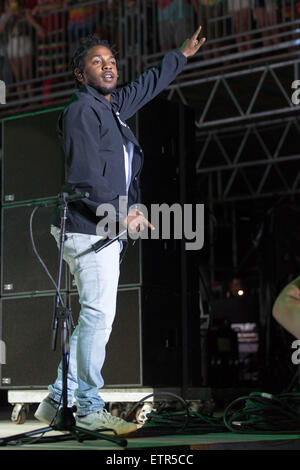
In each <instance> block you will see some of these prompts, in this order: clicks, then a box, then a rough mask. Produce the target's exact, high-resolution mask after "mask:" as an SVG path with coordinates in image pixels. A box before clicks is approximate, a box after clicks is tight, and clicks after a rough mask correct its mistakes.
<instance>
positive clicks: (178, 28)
mask: <svg viewBox="0 0 300 470" xmlns="http://www.w3.org/2000/svg"><path fill="white" fill-rule="evenodd" d="M194 12H195V13H198V1H197V0H157V19H158V34H159V40H160V46H161V49H162V51H164V52H166V51H169V50H171V49H173V48H175V47H178V46H180V44H182V42H183V41H184V40H185V39H186V37H187V35H188V34H189V32H190V31H191V30H192V29H193V25H194Z"/></svg>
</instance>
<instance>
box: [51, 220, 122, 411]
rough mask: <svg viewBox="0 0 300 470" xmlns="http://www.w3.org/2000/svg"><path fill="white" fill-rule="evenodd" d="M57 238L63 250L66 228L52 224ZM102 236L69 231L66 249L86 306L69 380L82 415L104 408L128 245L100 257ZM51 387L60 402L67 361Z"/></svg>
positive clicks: (72, 347)
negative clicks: (97, 247) (108, 353)
mask: <svg viewBox="0 0 300 470" xmlns="http://www.w3.org/2000/svg"><path fill="white" fill-rule="evenodd" d="M51 234H52V235H53V236H54V238H55V240H56V242H57V244H58V246H59V237H60V230H59V229H58V228H57V227H54V226H51ZM100 238H101V237H99V236H97V235H86V234H81V233H67V240H66V241H65V246H64V260H65V261H66V262H67V263H68V265H69V268H70V271H71V273H72V274H73V276H74V279H75V283H76V285H77V289H78V293H79V302H80V304H81V311H80V315H79V320H78V325H77V326H76V328H75V330H74V332H73V334H72V336H71V339H70V354H69V367H68V381H67V382H68V383H67V385H68V406H69V407H71V406H73V400H74V397H75V398H76V406H77V415H86V414H90V413H94V412H96V411H99V410H101V409H102V408H103V407H104V401H103V400H102V399H101V398H100V396H99V389H100V388H101V387H103V384H104V381H103V378H102V375H101V369H102V366H103V363H104V359H105V346H106V344H107V342H108V339H109V336H110V333H111V329H112V324H113V321H114V317H115V312H116V299H117V291H118V282H119V273H120V249H121V247H122V242H119V241H115V242H113V243H111V244H110V245H109V246H107V247H106V248H104V249H102V250H101V251H99V252H98V253H96V252H95V251H94V250H93V249H92V244H93V243H96V242H97V241H98V240H100ZM89 249H90V251H89ZM48 388H49V391H50V393H49V397H50V398H52V399H53V400H55V401H57V402H60V400H61V393H62V364H61V363H60V364H59V367H58V375H57V379H56V381H55V383H54V384H53V385H50V386H49V387H48Z"/></svg>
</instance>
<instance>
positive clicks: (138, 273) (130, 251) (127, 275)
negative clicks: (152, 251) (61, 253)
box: [70, 240, 142, 292]
mask: <svg viewBox="0 0 300 470" xmlns="http://www.w3.org/2000/svg"><path fill="white" fill-rule="evenodd" d="M141 249H142V248H141V240H136V242H135V243H132V241H131V240H130V241H129V244H128V248H127V251H126V254H125V256H124V258H123V261H122V262H121V265H120V278H119V287H120V288H122V289H123V288H126V287H132V286H139V285H141V283H142V261H141ZM70 291H71V292H77V288H76V284H75V281H74V277H73V275H72V274H71V273H70Z"/></svg>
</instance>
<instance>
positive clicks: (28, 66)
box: [0, 0, 300, 99]
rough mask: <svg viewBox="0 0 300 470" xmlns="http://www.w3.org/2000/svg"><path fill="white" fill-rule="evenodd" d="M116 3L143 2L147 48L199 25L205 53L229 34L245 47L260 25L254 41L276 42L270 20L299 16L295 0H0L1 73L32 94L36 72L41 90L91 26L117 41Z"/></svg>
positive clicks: (163, 47)
mask: <svg viewBox="0 0 300 470" xmlns="http://www.w3.org/2000/svg"><path fill="white" fill-rule="evenodd" d="M120 3H122V5H121V7H122V8H124V7H126V9H127V11H128V12H130V11H134V10H135V9H136V8H137V7H139V6H141V5H142V8H145V5H146V10H147V12H148V13H147V15H146V16H147V18H148V21H147V30H148V36H147V38H148V39H147V47H148V52H149V53H155V52H159V50H160V51H163V52H165V51H167V50H170V49H172V48H176V47H179V46H180V45H181V44H182V42H183V41H184V40H185V39H186V38H187V37H188V36H189V35H190V33H191V32H192V31H193V30H194V27H195V26H197V25H198V24H202V26H203V32H204V34H205V35H206V36H207V38H208V41H207V43H206V46H205V48H203V52H202V53H203V57H204V58H205V59H209V58H211V57H216V56H218V54H219V52H218V48H217V47H216V42H217V40H218V39H223V40H224V39H226V38H227V37H228V36H230V35H231V36H232V35H235V39H234V40H235V41H236V50H237V51H239V52H243V51H245V50H248V49H251V48H252V47H253V42H251V36H250V35H249V31H252V30H253V29H255V28H259V29H262V28H265V27H269V29H268V30H265V31H261V45H264V46H268V45H272V44H277V43H278V41H279V39H278V34H277V30H276V25H277V24H278V23H279V22H286V23H289V22H291V21H295V20H297V19H300V0H299V2H298V1H297V0H277V1H276V0H145V1H143V0H140V1H139V0H127V1H126V0H119V1H118V0H106V1H103V0H99V1H98V2H96V1H95V2H94V3H92V2H91V1H90V2H89V4H88V2H87V0H1V3H0V6H1V16H0V38H1V39H0V70H1V71H2V77H1V78H2V79H3V80H4V81H5V83H6V84H11V83H15V84H16V85H17V86H16V91H17V94H18V97H19V99H22V98H23V97H25V96H29V97H30V96H32V89H31V84H30V83H29V81H30V80H31V81H32V80H33V79H38V78H39V77H41V79H42V83H43V84H42V89H43V92H44V93H45V95H47V89H48V88H49V87H50V86H53V84H54V83H55V78H53V76H54V75H56V76H57V77H59V74H61V75H62V74H64V73H65V72H66V71H68V70H69V59H70V57H71V55H72V53H73V51H74V48H75V47H76V44H77V43H78V40H79V38H80V37H82V36H86V35H88V34H93V33H96V34H97V35H99V36H100V37H103V38H105V39H108V40H109V41H110V42H112V43H113V44H115V45H116V49H118V42H119V41H120V40H124V38H119V29H118V21H119V8H120ZM123 11H124V10H123ZM154 25H155V27H154V28H153V26H154ZM273 26H274V28H273ZM154 30H155V31H154ZM154 36H155V37H154ZM153 38H154V41H153ZM150 43H151V44H150ZM154 43H155V44H157V46H158V47H157V50H154V46H153V44H154ZM51 76H52V78H49V77H51ZM56 80H57V79H56ZM23 82H24V83H23Z"/></svg>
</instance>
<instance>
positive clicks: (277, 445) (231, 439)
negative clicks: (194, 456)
mask: <svg viewBox="0 0 300 470" xmlns="http://www.w3.org/2000/svg"><path fill="white" fill-rule="evenodd" d="M44 427H45V426H43V424H42V423H39V422H38V421H37V420H35V419H29V420H27V421H26V422H25V423H24V424H20V425H17V424H14V423H12V422H11V421H10V420H9V419H3V420H0V439H1V438H3V437H8V436H12V435H16V434H19V433H24V432H28V431H32V430H35V429H41V428H44ZM138 432H139V431H137V433H135V436H132V437H130V436H126V440H127V447H126V449H127V450H128V451H129V452H130V453H131V455H134V454H135V453H137V452H138V451H147V455H149V456H150V454H151V455H152V456H153V457H152V458H153V459H156V456H157V455H158V454H171V453H172V454H178V453H181V452H183V453H188V452H194V451H199V450H200V451H201V450H272V451H273V450H300V435H295V434H294V435H277V436H274V435H252V434H251V435H243V434H233V433H230V432H228V433H216V434H214V433H210V434H199V435H154V433H153V435H151V436H150V435H147V436H145V435H143V433H142V432H141V435H140V437H139V436H138ZM45 436H46V437H47V438H49V437H52V436H62V433H60V432H58V431H51V432H47V433H46V434H45ZM37 437H38V436H35V437H32V438H31V439H32V440H34V439H37ZM0 450H31V451H32V450H103V451H107V452H108V454H107V456H109V455H110V451H112V452H114V451H117V450H118V451H120V450H124V448H122V447H120V446H118V445H116V444H115V443H112V442H108V441H106V440H85V441H84V442H78V441H77V440H76V439H72V440H68V441H58V442H51V443H49V442H43V441H41V442H38V443H35V444H32V443H25V444H22V445H20V444H16V445H11V444H9V445H6V446H2V447H0ZM111 455H114V454H113V453H112V454H111ZM149 458H150V457H149ZM111 463H112V462H111ZM152 463H159V462H158V461H157V462H152ZM161 463H163V462H161Z"/></svg>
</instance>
